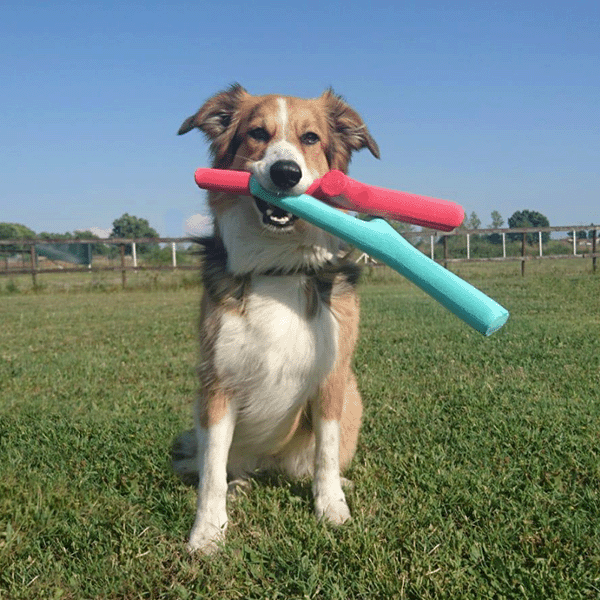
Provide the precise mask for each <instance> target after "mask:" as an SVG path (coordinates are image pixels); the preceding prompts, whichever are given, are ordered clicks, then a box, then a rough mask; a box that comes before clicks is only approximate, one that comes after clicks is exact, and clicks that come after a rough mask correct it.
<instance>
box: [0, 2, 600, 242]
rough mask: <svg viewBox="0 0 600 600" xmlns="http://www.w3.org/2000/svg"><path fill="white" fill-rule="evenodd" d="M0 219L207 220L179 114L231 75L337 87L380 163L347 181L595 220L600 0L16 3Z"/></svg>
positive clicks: (1, 39) (363, 161)
mask: <svg viewBox="0 0 600 600" xmlns="http://www.w3.org/2000/svg"><path fill="white" fill-rule="evenodd" d="M0 15H1V16H0V221H8V222H16V223H21V224H23V225H27V226H28V227H30V228H31V229H33V230H34V231H36V232H38V233H39V232H42V231H48V232H53V233H64V232H66V231H74V230H78V229H88V228H99V229H102V230H107V231H110V229H111V228H112V222H113V220H114V219H116V218H118V217H120V216H121V215H122V214H123V213H125V212H128V213H129V214H132V215H135V216H137V217H143V218H146V219H148V220H149V221H150V225H152V226H153V227H154V228H155V229H156V230H157V231H158V232H159V233H160V234H161V235H165V236H178V235H181V234H183V233H184V227H185V223H186V221H187V220H188V219H190V218H191V217H193V215H195V214H200V215H203V214H204V215H206V207H205V204H204V199H203V194H202V192H201V191H200V190H198V188H197V187H196V186H195V184H194V182H193V173H194V170H195V168H196V167H200V166H208V155H207V146H206V144H205V142H204V139H203V136H202V135H201V134H200V133H199V132H196V131H193V132H191V133H189V134H187V135H185V136H182V137H179V136H177V135H176V132H177V129H178V128H179V125H180V124H181V123H182V121H183V120H184V119H185V118H186V117H188V116H189V115H190V114H192V113H193V112H195V111H196V109H197V108H198V107H199V106H200V105H201V104H202V103H203V102H204V100H206V99H207V98H208V97H209V96H211V95H212V94H213V93H215V92H217V91H218V90H220V89H223V88H224V87H226V86H228V85H229V84H230V83H232V82H234V81H238V82H239V83H241V84H242V85H243V86H244V87H245V88H246V89H247V90H248V91H249V92H251V93H255V94H263V93H281V94H286V95H297V96H307V97H309V96H317V95H320V94H321V92H322V91H323V89H324V88H326V87H327V86H329V85H331V86H333V88H334V89H335V91H337V92H338V93H341V94H342V95H344V96H345V97H346V99H347V100H348V102H349V103H350V104H351V105H353V106H354V107H355V108H356V109H357V110H358V111H359V112H360V113H361V115H362V116H363V118H364V119H365V121H366V122H367V124H368V126H369V128H370V130H371V133H372V134H373V136H374V138H375V139H376V140H377V141H378V143H379V146H380V149H381V160H380V161H377V160H375V159H374V158H373V157H372V156H371V155H370V154H369V153H368V152H367V151H363V152H361V153H358V154H357V155H355V158H354V161H353V164H352V166H351V170H350V174H351V175H352V176H353V177H355V178H356V179H360V180H362V181H365V182H367V183H372V184H374V185H379V186H384V187H390V188H395V189H399V190H405V191H411V192H415V193H420V194H424V195H429V196H435V197H440V198H447V199H451V200H454V201H456V202H458V203H460V204H462V205H463V207H464V208H465V210H466V211H467V213H471V212H472V211H475V212H476V213H477V215H478V216H479V218H480V219H481V221H482V225H483V226H486V225H488V224H489V223H490V222H491V217H490V213H491V212H492V211H494V210H497V211H499V212H500V214H501V215H502V216H503V217H504V219H505V221H506V220H507V219H508V217H509V216H510V215H511V214H512V213H513V212H514V211H516V210H523V209H529V210H537V211H539V212H542V213H543V214H545V215H546V216H547V217H548V218H549V220H550V224H551V225H579V224H581V225H587V224H589V223H592V222H594V223H600V3H598V2H590V1H586V2H579V1H578V0H572V1H569V2H567V1H564V2H556V1H553V0H547V1H544V2H541V1H540V2H537V1H536V2H531V1H529V0H520V1H512V0H511V1H507V2H485V1H478V2H461V1H454V2H440V1H436V0H432V1H431V2H428V1H426V0H421V1H419V2H411V1H402V0H389V1H387V0H385V1H384V0H371V1H366V0H363V1H362V2H353V1H346V2H335V1H331V0H328V1H324V0H323V1H321V2H315V1H314V0H304V1H303V2H291V1H289V0H288V1H286V2H281V1H278V2H275V1H273V0H269V1H267V2H262V3H261V2H256V1H254V2H227V0H223V1H221V2H201V1H196V2H188V1H178V0H167V1H164V2H155V1H152V0H145V1H143V2H142V1H137V0H133V1H127V0H125V1H123V0H121V1H114V2H113V1H108V0H107V1H104V2H100V1H99V2H89V1H88V0H74V1H65V0H57V1H44V2H41V1H40V2H31V1H28V0H19V1H18V2H17V1H15V0H5V1H4V2H3V3H2V9H1V11H0Z"/></svg>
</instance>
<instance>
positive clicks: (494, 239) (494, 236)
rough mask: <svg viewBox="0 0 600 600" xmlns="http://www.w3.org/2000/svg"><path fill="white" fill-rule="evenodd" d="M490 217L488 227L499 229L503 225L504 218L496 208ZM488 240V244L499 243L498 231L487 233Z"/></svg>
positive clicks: (500, 241)
mask: <svg viewBox="0 0 600 600" xmlns="http://www.w3.org/2000/svg"><path fill="white" fill-rule="evenodd" d="M491 217H492V222H491V223H490V224H489V228H490V229H500V228H501V227H502V225H504V219H503V218H502V215H501V214H500V213H499V212H498V211H497V210H493V211H492V214H491ZM488 242H489V243H490V244H501V243H502V235H501V234H499V233H491V234H490V235H488Z"/></svg>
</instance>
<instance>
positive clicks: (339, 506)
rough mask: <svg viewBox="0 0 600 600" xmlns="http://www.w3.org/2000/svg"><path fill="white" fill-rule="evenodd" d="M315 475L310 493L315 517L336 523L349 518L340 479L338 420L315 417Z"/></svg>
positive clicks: (338, 523) (348, 510) (339, 523)
mask: <svg viewBox="0 0 600 600" xmlns="http://www.w3.org/2000/svg"><path fill="white" fill-rule="evenodd" d="M314 426H315V436H316V448H315V476H314V480H313V495H314V501H315V513H316V515H317V518H321V517H324V518H325V519H327V520H328V521H330V522H331V523H333V524H335V525H341V524H342V523H344V522H345V521H347V520H348V519H349V518H350V509H349V508H348V504H347V503H346V497H345V495H344V492H343V491H342V484H341V478H340V460H339V455H340V423H339V421H337V420H335V419H330V420H327V419H324V418H323V417H319V418H317V419H316V423H315V424H314Z"/></svg>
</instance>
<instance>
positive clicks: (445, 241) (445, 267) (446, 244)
mask: <svg viewBox="0 0 600 600" xmlns="http://www.w3.org/2000/svg"><path fill="white" fill-rule="evenodd" d="M447 268H448V236H447V235H445V236H444V269H447Z"/></svg>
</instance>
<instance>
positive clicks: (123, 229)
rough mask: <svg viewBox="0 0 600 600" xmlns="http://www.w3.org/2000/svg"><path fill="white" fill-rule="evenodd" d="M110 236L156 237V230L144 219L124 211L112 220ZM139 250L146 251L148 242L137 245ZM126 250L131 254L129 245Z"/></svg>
mask: <svg viewBox="0 0 600 600" xmlns="http://www.w3.org/2000/svg"><path fill="white" fill-rule="evenodd" d="M109 237H111V238H157V237H160V236H159V235H158V232H157V231H156V230H155V229H153V228H152V227H150V223H148V221H147V220H146V219H140V218H138V217H134V216H133V215H129V214H127V213H125V214H124V215H122V216H120V217H119V218H118V219H115V220H114V221H113V228H112V231H111V233H110V236H109ZM138 249H139V251H140V252H146V251H148V249H149V245H148V244H140V245H139V246H138ZM126 252H127V253H128V254H131V246H128V247H127V248H126Z"/></svg>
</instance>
